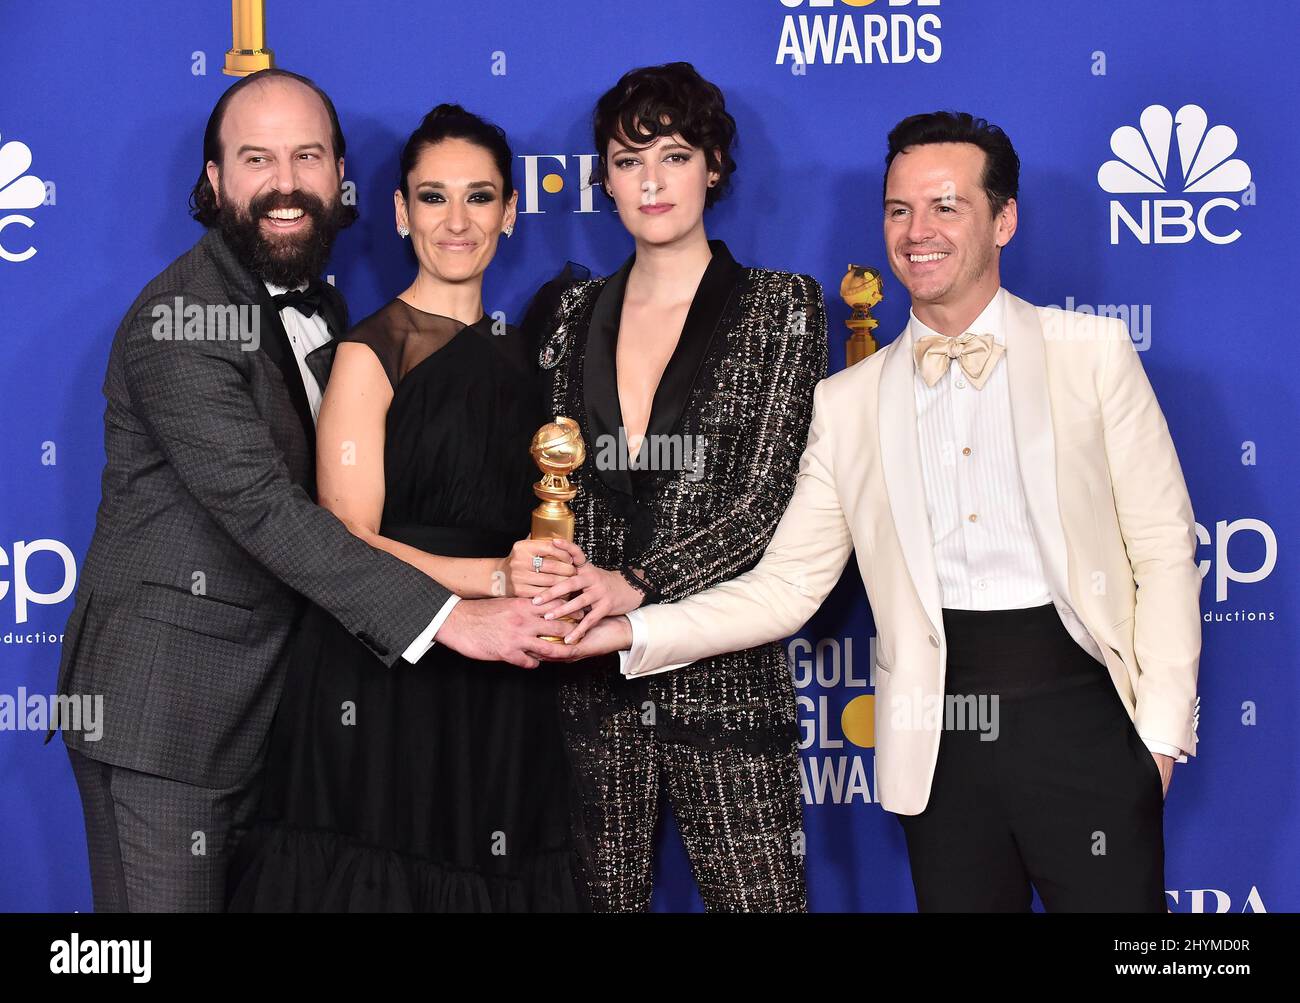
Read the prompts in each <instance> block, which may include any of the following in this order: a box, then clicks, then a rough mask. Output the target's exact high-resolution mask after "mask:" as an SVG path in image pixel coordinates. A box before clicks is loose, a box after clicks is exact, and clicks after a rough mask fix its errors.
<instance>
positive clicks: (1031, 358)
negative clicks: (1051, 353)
mask: <svg viewBox="0 0 1300 1003" xmlns="http://www.w3.org/2000/svg"><path fill="white" fill-rule="evenodd" d="M1005 337H1006V345H1007V354H1006V365H1007V383H1008V386H1009V387H1010V394H1011V425H1012V428H1013V429H1014V432H1015V440H1016V459H1017V461H1018V462H1019V464H1020V481H1021V483H1022V484H1023V485H1024V489H1025V501H1026V503H1027V505H1028V508H1029V518H1030V521H1031V522H1032V523H1033V526H1034V533H1035V535H1036V536H1037V538H1038V546H1039V550H1040V552H1041V554H1042V557H1043V565H1044V568H1045V570H1046V572H1047V576H1048V581H1049V583H1050V584H1051V586H1052V589H1053V591H1054V592H1055V593H1056V594H1057V595H1058V596H1061V597H1062V598H1066V599H1068V598H1069V595H1070V591H1069V588H1068V587H1067V586H1068V565H1067V561H1068V558H1067V554H1066V546H1065V530H1064V529H1063V527H1062V524H1061V508H1060V503H1059V499H1058V497H1057V489H1056V437H1055V435H1054V433H1053V430H1052V402H1051V397H1050V395H1049V393H1048V384H1047V355H1046V351H1045V348H1044V341H1043V325H1042V322H1041V321H1040V320H1039V319H1038V310H1037V309H1035V307H1034V306H1033V305H1032V304H1030V303H1026V302H1025V301H1024V300H1022V299H1020V298H1019V297H1017V296H1012V295H1011V294H1010V293H1006V331H1005Z"/></svg>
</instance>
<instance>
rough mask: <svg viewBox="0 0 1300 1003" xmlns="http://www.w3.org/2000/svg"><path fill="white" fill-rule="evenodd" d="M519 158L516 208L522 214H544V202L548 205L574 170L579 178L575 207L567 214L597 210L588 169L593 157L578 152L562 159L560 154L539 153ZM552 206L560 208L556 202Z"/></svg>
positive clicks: (565, 185) (594, 157) (564, 186)
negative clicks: (520, 168) (520, 181)
mask: <svg viewBox="0 0 1300 1003" xmlns="http://www.w3.org/2000/svg"><path fill="white" fill-rule="evenodd" d="M519 159H520V160H522V161H523V162H524V185H523V189H522V196H523V197H522V199H521V201H522V202H523V205H522V206H521V207H520V209H519V211H520V212H521V213H541V212H546V210H545V209H544V208H542V205H543V203H546V204H551V203H552V196H556V195H559V194H560V193H561V192H562V191H564V189H565V188H566V187H567V186H568V180H570V179H571V173H572V171H573V169H574V168H575V167H576V170H577V175H578V177H577V182H578V207H577V208H576V209H572V210H570V211H572V212H599V211H600V210H599V209H597V208H596V202H595V191H594V190H593V189H592V187H591V169H592V168H593V167H594V166H595V164H596V154H594V153H577V154H573V155H571V156H565V155H564V154H562V153H539V154H527V155H524V156H521V157H520V158H519ZM543 162H545V173H543ZM570 163H572V164H573V167H571V166H570ZM556 167H558V168H559V172H557V171H556V170H555V169H554V168H556ZM555 207H556V208H559V204H558V203H555Z"/></svg>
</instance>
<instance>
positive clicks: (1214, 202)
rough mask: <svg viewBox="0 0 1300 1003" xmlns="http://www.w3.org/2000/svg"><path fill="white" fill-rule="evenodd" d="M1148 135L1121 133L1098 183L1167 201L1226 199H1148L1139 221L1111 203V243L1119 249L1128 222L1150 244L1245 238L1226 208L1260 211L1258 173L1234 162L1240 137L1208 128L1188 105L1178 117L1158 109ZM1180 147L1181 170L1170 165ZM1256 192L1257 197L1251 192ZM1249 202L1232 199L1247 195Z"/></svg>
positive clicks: (1147, 124)
mask: <svg viewBox="0 0 1300 1003" xmlns="http://www.w3.org/2000/svg"><path fill="white" fill-rule="evenodd" d="M1138 121H1139V124H1140V125H1141V129H1140V130H1139V129H1135V128H1133V126H1131V125H1125V126H1121V127H1120V128H1118V129H1116V130H1115V131H1114V133H1112V135H1111V137H1110V149H1111V152H1112V153H1114V154H1115V156H1116V157H1118V158H1119V159H1118V160H1108V161H1106V162H1105V163H1104V164H1102V165H1101V169H1100V170H1098V171H1097V184H1099V185H1101V188H1102V190H1103V191H1107V192H1111V193H1112V194H1116V195H1138V194H1162V195H1176V194H1180V193H1181V194H1183V195H1202V194H1206V193H1218V192H1222V193H1225V194H1224V195H1220V197H1218V198H1212V199H1209V200H1208V201H1206V202H1202V203H1201V204H1200V205H1199V206H1197V205H1195V204H1193V203H1192V202H1190V201H1188V200H1187V199H1186V198H1157V199H1149V198H1147V199H1143V200H1142V201H1141V202H1140V203H1139V205H1140V209H1139V216H1138V218H1135V217H1134V216H1133V214H1132V213H1130V212H1129V210H1128V209H1127V208H1125V206H1124V204H1123V203H1122V202H1120V201H1119V200H1118V199H1112V200H1111V203H1110V242H1111V243H1112V244H1118V243H1119V234H1120V223H1123V224H1124V226H1125V227H1127V228H1128V230H1129V232H1130V233H1132V234H1133V236H1135V237H1136V238H1137V239H1138V240H1139V241H1140V242H1141V243H1143V244H1186V243H1188V242H1190V241H1191V240H1192V239H1193V238H1194V237H1195V236H1196V235H1197V234H1198V233H1199V234H1200V235H1201V236H1202V237H1204V238H1205V239H1206V240H1208V241H1209V242H1210V243H1211V244H1231V243H1232V242H1233V241H1235V240H1236V239H1237V238H1238V237H1240V236H1241V231H1240V230H1237V229H1235V228H1234V229H1232V230H1231V231H1229V232H1224V222H1223V219H1222V217H1221V216H1220V215H1219V214H1217V213H1216V214H1215V217H1214V219H1213V220H1212V219H1211V213H1213V212H1215V210H1218V209H1224V210H1227V209H1230V210H1232V211H1233V212H1236V211H1237V210H1238V209H1239V208H1241V206H1242V205H1243V204H1245V205H1253V204H1254V189H1253V188H1252V187H1251V183H1250V168H1249V167H1248V166H1247V165H1246V162H1245V161H1244V160H1237V159H1233V158H1232V155H1233V153H1235V152H1236V150H1237V134H1236V133H1235V132H1234V131H1233V130H1232V129H1230V128H1228V127H1227V126H1226V125H1216V126H1215V127H1214V128H1212V129H1207V128H1206V126H1207V125H1208V124H1209V119H1208V118H1207V117H1206V114H1205V111H1204V110H1203V109H1202V108H1200V107H1199V106H1198V105H1194V104H1185V105H1183V106H1182V107H1181V108H1179V109H1178V114H1177V115H1174V114H1172V113H1171V112H1170V111H1169V109H1168V108H1166V107H1164V106H1163V105H1158V104H1153V105H1151V106H1150V107H1149V108H1147V109H1146V110H1145V111H1143V112H1142V115H1141V117H1140V118H1139V120H1138ZM1174 142H1177V144H1178V165H1177V166H1176V167H1175V166H1174V165H1173V164H1171V163H1170V155H1171V151H1172V147H1173V144H1174ZM1248 189H1249V190H1248ZM1241 192H1245V194H1244V195H1242V196H1241V202H1240V203H1239V202H1237V201H1235V200H1234V199H1230V198H1227V197H1226V194H1228V193H1241Z"/></svg>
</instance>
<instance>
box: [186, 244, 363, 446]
mask: <svg viewBox="0 0 1300 1003" xmlns="http://www.w3.org/2000/svg"><path fill="white" fill-rule="evenodd" d="M201 243H202V244H204V245H205V246H206V247H207V250H208V253H209V254H210V255H211V256H212V259H213V261H215V262H216V264H217V267H218V268H219V269H220V270H221V273H222V275H223V277H224V278H225V281H226V286H227V288H228V289H230V290H231V292H232V293H233V295H232V301H239V302H244V303H250V304H256V305H257V307H258V316H259V317H260V320H261V323H260V325H259V330H260V338H259V339H258V347H257V350H258V351H259V352H263V353H265V354H266V356H267V358H269V359H270V360H271V361H272V362H274V363H275V365H276V368H277V369H279V370H280V375H281V376H282V377H283V379H284V386H285V389H286V390H287V391H288V392H289V400H290V401H291V402H292V403H293V409H294V411H296V412H297V414H298V420H299V421H300V422H301V423H302V431H303V435H304V436H305V437H306V440H307V446H308V452H309V453H311V454H312V455H314V454H315V451H316V425H315V423H314V422H313V421H312V420H311V406H310V405H309V404H308V402H307V391H306V389H305V388H304V387H303V385H302V373H301V372H300V371H299V369H298V361H297V359H295V358H294V355H293V346H292V345H290V344H289V336H288V334H286V333H285V330H284V325H283V324H282V323H281V322H280V312H279V311H278V310H276V309H275V304H274V303H272V302H271V294H270V292H268V291H267V288H266V285H265V284H264V283H262V282H261V281H260V280H258V279H257V278H256V277H255V276H253V275H252V274H251V273H250V272H249V271H248V269H246V268H245V267H244V266H243V265H242V264H241V263H240V262H239V259H238V258H236V257H235V255H234V252H233V251H231V250H230V247H229V246H228V245H227V244H226V241H225V239H224V238H223V237H222V236H221V231H219V230H216V229H210V230H208V232H207V233H205V234H204V235H203V238H202V240H201ZM326 302H327V303H328V304H329V312H328V313H327V314H326V323H327V324H329V325H331V326H333V325H334V324H340V323H344V324H345V323H346V322H347V310H346V308H345V307H344V306H343V298H342V297H341V296H340V295H339V294H338V292H337V290H335V289H334V288H333V287H331V288H330V289H329V291H328V293H327V298H326ZM335 334H336V335H337V334H338V332H335ZM325 361H326V365H328V360H325ZM321 386H322V388H323V387H324V384H323V383H322V384H321Z"/></svg>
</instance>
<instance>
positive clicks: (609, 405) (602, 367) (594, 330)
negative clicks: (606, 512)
mask: <svg viewBox="0 0 1300 1003" xmlns="http://www.w3.org/2000/svg"><path fill="white" fill-rule="evenodd" d="M635 260H636V257H635V255H634V256H633V257H631V258H628V259H627V261H625V262H624V263H623V267H622V268H620V269H619V270H618V271H617V272H615V273H614V274H613V275H611V276H610V277H609V278H608V279H606V280H605V283H604V285H603V286H602V287H601V290H600V293H599V294H598V295H597V296H596V302H595V304H594V305H593V306H592V310H591V321H590V323H589V324H588V326H587V345H586V358H585V360H584V362H583V367H582V396H583V403H584V405H585V406H586V408H587V420H588V421H589V422H590V423H591V432H592V436H593V438H594V439H595V442H592V443H588V444H587V448H588V449H596V450H599V449H600V447H601V443H604V442H609V441H611V439H607V438H605V436H611V437H612V441H614V442H617V443H618V448H619V451H620V455H619V457H618V460H619V462H617V463H613V464H610V463H599V464H597V465H596V473H597V476H599V477H600V479H601V480H602V481H604V482H605V484H606V485H608V486H609V487H610V488H612V489H613V490H615V491H619V492H621V493H623V494H625V495H630V494H632V474H631V472H630V471H629V470H628V469H627V463H626V462H624V457H623V455H622V453H623V452H624V451H625V450H626V449H627V444H626V443H625V441H624V440H623V437H622V436H621V435H620V434H619V433H620V430H621V429H622V427H623V409H622V408H621V407H620V405H619V402H618V376H617V374H616V373H615V371H614V358H615V355H614V353H615V350H616V349H617V347H618V322H619V316H620V315H621V314H622V312H623V293H624V291H625V290H626V289H627V276H628V273H629V272H631V271H632V262H633V261H635ZM611 467H612V469H609V468H611Z"/></svg>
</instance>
